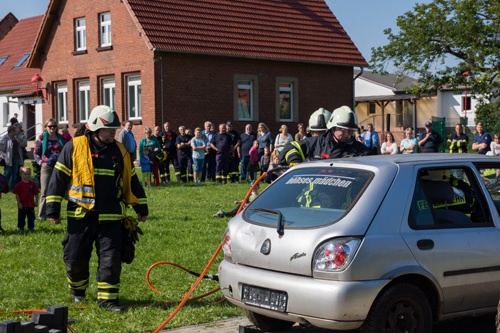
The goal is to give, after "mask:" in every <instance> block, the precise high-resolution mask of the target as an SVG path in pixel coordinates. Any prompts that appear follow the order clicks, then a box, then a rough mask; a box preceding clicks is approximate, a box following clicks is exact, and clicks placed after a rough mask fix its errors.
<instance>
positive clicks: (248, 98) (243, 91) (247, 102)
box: [237, 80, 253, 120]
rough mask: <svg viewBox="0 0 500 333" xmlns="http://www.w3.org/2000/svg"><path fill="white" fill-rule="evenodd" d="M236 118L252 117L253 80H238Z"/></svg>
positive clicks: (248, 118)
mask: <svg viewBox="0 0 500 333" xmlns="http://www.w3.org/2000/svg"><path fill="white" fill-rule="evenodd" d="M237 98H238V120H252V119H253V82H252V81H250V80H248V81H247V80H245V81H238V96H237Z"/></svg>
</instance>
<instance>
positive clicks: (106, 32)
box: [99, 12, 111, 47]
mask: <svg viewBox="0 0 500 333" xmlns="http://www.w3.org/2000/svg"><path fill="white" fill-rule="evenodd" d="M99 31H100V33H99V38H100V43H101V44H100V46H101V47H104V46H111V13H110V12H106V13H100V14H99Z"/></svg>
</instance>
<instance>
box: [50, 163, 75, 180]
mask: <svg viewBox="0 0 500 333" xmlns="http://www.w3.org/2000/svg"><path fill="white" fill-rule="evenodd" d="M54 168H55V169H57V170H59V171H61V172H63V173H65V174H66V175H68V177H71V169H69V168H68V167H67V166H65V165H64V164H62V163H61V162H56V165H55V166H54Z"/></svg>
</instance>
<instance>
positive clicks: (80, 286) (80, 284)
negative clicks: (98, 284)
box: [68, 278, 89, 290]
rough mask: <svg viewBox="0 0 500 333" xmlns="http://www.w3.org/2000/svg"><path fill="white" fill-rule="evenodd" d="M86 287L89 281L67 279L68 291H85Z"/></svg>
mask: <svg viewBox="0 0 500 333" xmlns="http://www.w3.org/2000/svg"><path fill="white" fill-rule="evenodd" d="M88 286H89V279H85V280H82V281H71V280H70V279H69V278H68V287H69V288H70V289H74V290H85V289H87V287H88Z"/></svg>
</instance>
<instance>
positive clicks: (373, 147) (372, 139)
mask: <svg viewBox="0 0 500 333" xmlns="http://www.w3.org/2000/svg"><path fill="white" fill-rule="evenodd" d="M366 127H367V130H366V131H365V132H364V133H363V134H361V139H362V140H363V143H364V144H365V146H366V147H367V148H369V149H370V155H377V154H378V151H379V148H380V139H379V137H378V133H377V132H375V130H374V129H373V124H372V123H369V124H368V125H366Z"/></svg>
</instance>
